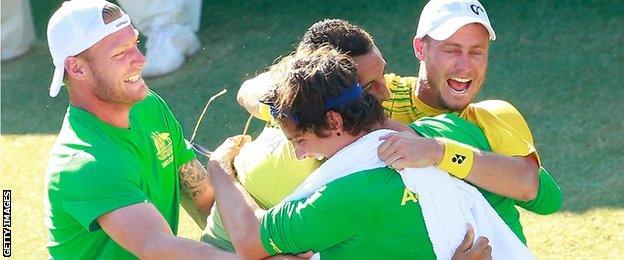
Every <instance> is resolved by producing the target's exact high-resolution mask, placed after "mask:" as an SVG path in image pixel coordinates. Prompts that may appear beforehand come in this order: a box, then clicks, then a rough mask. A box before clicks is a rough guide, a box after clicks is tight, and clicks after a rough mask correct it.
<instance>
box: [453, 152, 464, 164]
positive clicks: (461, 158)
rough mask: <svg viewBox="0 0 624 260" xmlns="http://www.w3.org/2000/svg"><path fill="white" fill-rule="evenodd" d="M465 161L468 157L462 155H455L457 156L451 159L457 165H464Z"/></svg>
mask: <svg viewBox="0 0 624 260" xmlns="http://www.w3.org/2000/svg"><path fill="white" fill-rule="evenodd" d="M464 160H466V156H464V155H461V154H455V156H453V158H451V161H452V162H454V163H456V164H462V163H463V162H464Z"/></svg>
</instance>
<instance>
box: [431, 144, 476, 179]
mask: <svg viewBox="0 0 624 260" xmlns="http://www.w3.org/2000/svg"><path fill="white" fill-rule="evenodd" d="M440 140H442V141H443V142H444V157H442V160H441V161H440V163H439V164H438V167H440V169H442V170H444V171H447V172H448V173H450V174H452V175H454V176H455V177H457V178H460V179H463V178H466V176H468V174H469V173H470V170H471V169H472V163H473V161H474V153H473V148H472V147H470V146H467V145H464V144H460V143H457V142H454V141H451V140H448V139H440Z"/></svg>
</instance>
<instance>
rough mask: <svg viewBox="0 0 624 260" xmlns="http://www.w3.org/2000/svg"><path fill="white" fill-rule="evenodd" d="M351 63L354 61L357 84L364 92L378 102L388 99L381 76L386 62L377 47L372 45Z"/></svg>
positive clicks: (384, 82)
mask: <svg viewBox="0 0 624 260" xmlns="http://www.w3.org/2000/svg"><path fill="white" fill-rule="evenodd" d="M353 61H355V64H356V65H355V67H356V68H357V74H358V78H359V82H360V85H362V88H364V91H367V92H368V93H371V94H373V96H375V97H376V98H377V99H378V100H379V101H383V100H386V99H388V98H390V93H389V92H388V89H387V88H386V81H385V79H384V75H383V74H384V71H385V69H386V61H385V60H384V58H383V56H381V52H380V51H379V49H377V46H375V45H374V44H373V46H372V48H371V50H370V51H369V52H368V53H366V54H364V55H359V56H355V57H353Z"/></svg>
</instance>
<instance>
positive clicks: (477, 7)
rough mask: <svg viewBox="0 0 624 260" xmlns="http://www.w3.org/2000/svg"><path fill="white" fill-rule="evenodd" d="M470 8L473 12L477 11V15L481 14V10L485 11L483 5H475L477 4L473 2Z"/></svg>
mask: <svg viewBox="0 0 624 260" xmlns="http://www.w3.org/2000/svg"><path fill="white" fill-rule="evenodd" d="M470 10H472V12H473V13H475V14H476V15H479V14H480V13H479V11H481V12H484V13H485V11H484V10H483V8H481V6H478V5H475V4H471V5H470Z"/></svg>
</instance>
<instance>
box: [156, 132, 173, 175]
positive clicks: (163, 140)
mask: <svg viewBox="0 0 624 260" xmlns="http://www.w3.org/2000/svg"><path fill="white" fill-rule="evenodd" d="M151 136H152V140H154V146H156V156H157V157H158V160H159V161H160V165H161V166H162V167H163V168H165V167H167V165H169V164H170V163H171V162H173V142H171V137H170V136H169V133H159V132H152V135H151Z"/></svg>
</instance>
